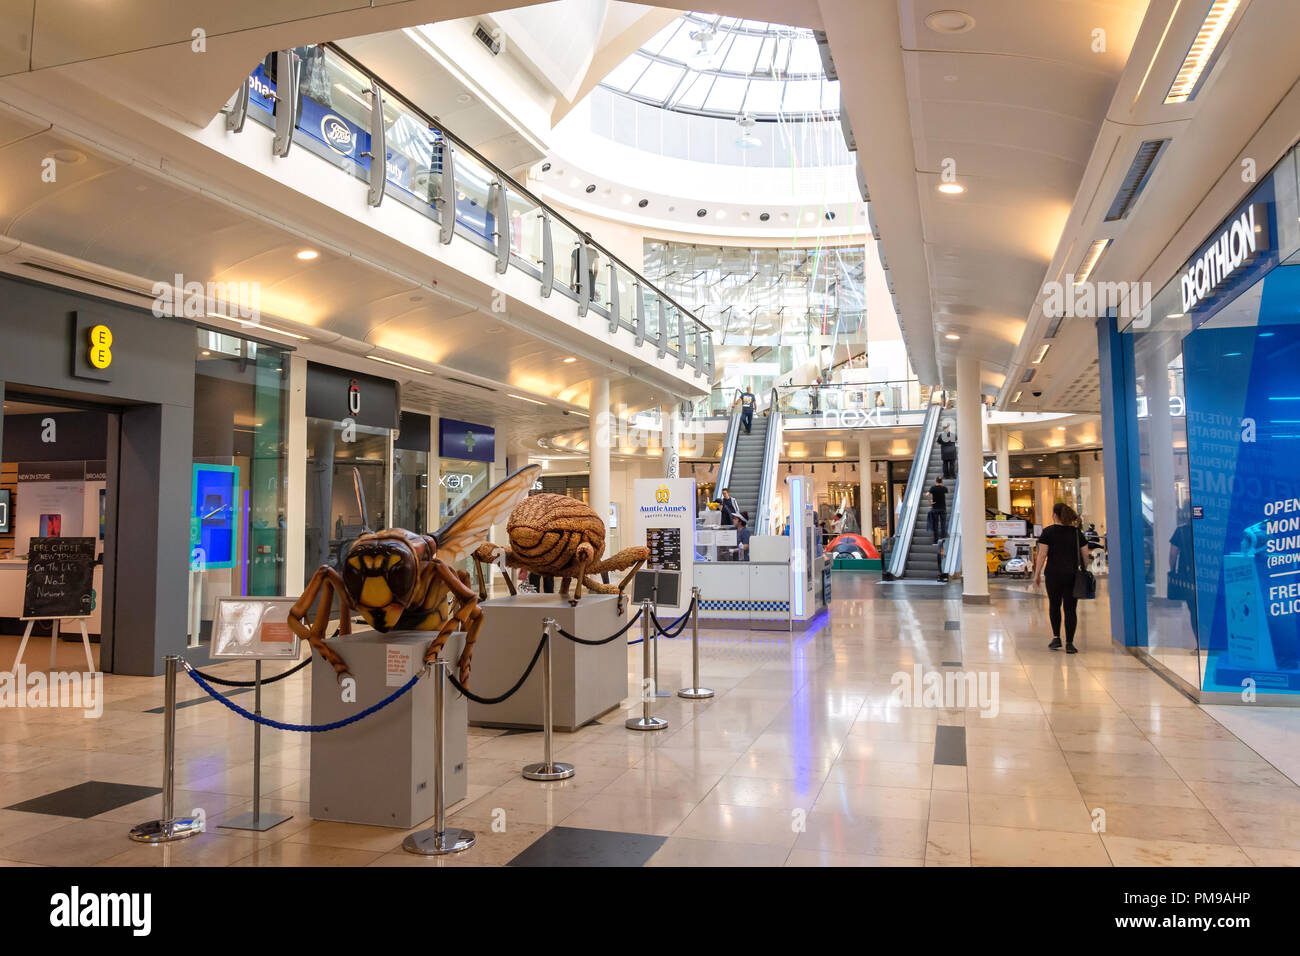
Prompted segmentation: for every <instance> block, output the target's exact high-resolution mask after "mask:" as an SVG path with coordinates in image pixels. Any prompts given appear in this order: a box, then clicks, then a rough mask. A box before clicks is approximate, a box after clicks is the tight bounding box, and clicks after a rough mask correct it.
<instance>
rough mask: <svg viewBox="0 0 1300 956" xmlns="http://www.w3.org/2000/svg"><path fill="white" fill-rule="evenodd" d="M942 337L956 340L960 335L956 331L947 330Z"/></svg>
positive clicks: (951, 340) (952, 340)
mask: <svg viewBox="0 0 1300 956" xmlns="http://www.w3.org/2000/svg"><path fill="white" fill-rule="evenodd" d="M944 338H945V339H948V340H949V341H950V342H956V341H957V340H958V339H960V338H961V336H960V335H958V334H957V333H956V332H949V333H948V334H947V335H945V336H944Z"/></svg>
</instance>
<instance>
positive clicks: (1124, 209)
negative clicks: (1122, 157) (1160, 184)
mask: <svg viewBox="0 0 1300 956" xmlns="http://www.w3.org/2000/svg"><path fill="white" fill-rule="evenodd" d="M1168 145H1169V140H1167V139H1149V140H1147V141H1146V142H1145V143H1143V144H1142V145H1141V146H1139V147H1138V151H1137V155H1136V156H1134V157H1133V162H1132V163H1131V164H1130V165H1129V168H1128V172H1127V173H1125V174H1124V181H1123V182H1122V183H1121V184H1120V187H1119V192H1117V193H1115V198H1114V200H1113V201H1112V202H1111V204H1110V210H1109V211H1108V212H1107V213H1106V221H1107V222H1117V221H1118V220H1120V219H1126V218H1128V214H1129V212H1131V211H1132V209H1133V206H1134V205H1135V204H1136V203H1137V200H1138V196H1140V195H1142V190H1144V189H1146V186H1147V183H1148V182H1150V180H1151V173H1152V171H1153V170H1154V169H1155V168H1156V163H1157V162H1159V161H1160V157H1161V156H1162V155H1163V154H1164V151H1165V147H1166V146H1168Z"/></svg>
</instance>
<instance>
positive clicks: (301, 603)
mask: <svg viewBox="0 0 1300 956" xmlns="http://www.w3.org/2000/svg"><path fill="white" fill-rule="evenodd" d="M335 595H338V599H339V633H340V634H351V633H352V608H351V606H350V605H349V603H348V592H347V588H345V587H344V585H343V578H342V577H341V576H340V575H339V573H338V572H337V571H335V570H334V569H333V568H331V567H328V566H325V565H322V566H321V567H320V568H319V569H318V570H317V571H316V573H315V574H313V575H312V576H311V580H310V581H309V582H307V587H306V589H305V590H304V591H303V592H302V594H301V595H300V596H299V598H298V600H296V601H294V602H293V607H291V608H290V609H289V628H290V629H291V630H292V631H293V632H294V634H296V635H298V637H299V638H300V639H302V640H304V641H306V642H307V643H308V644H310V645H311V646H312V647H313V648H314V649H315V650H316V651H317V652H319V653H320V656H321V657H322V658H324V660H325V662H326V663H328V664H329V665H330V666H331V667H333V668H334V673H335V674H337V675H338V677H339V679H342V677H343V675H344V674H347V673H349V671H348V665H347V663H346V662H345V661H344V660H343V658H342V657H340V656H339V655H338V654H337V653H336V652H335V651H334V649H333V648H331V647H329V646H327V645H326V644H325V629H326V628H327V627H329V622H330V611H331V610H332V609H333V607H334V596H335ZM318 596H319V597H320V607H318V608H317V609H316V620H314V621H312V622H311V625H310V626H308V624H307V612H308V611H309V610H311V606H312V604H314V603H315V602H316V598H317V597H318Z"/></svg>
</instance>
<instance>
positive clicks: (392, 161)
mask: <svg viewBox="0 0 1300 956" xmlns="http://www.w3.org/2000/svg"><path fill="white" fill-rule="evenodd" d="M285 88H287V89H290V90H293V91H295V92H294V95H292V96H285V95H282V92H281V91H282V89H285ZM223 113H224V119H222V120H221V121H220V122H218V123H214V124H213V125H212V126H210V127H209V128H208V129H207V130H205V131H203V132H202V133H201V134H200V138H202V139H203V140H204V141H205V142H207V143H208V145H210V146H213V147H214V148H221V147H222V146H223V145H225V146H226V147H229V146H231V145H233V144H232V141H231V140H230V139H229V137H232V136H233V137H235V140H234V141H233V143H238V142H239V141H241V140H242V139H243V138H244V137H247V136H248V134H249V131H250V130H251V129H252V128H254V127H263V128H264V129H265V130H266V133H264V134H263V138H267V134H269V147H268V151H269V154H270V155H269V156H268V155H267V154H265V153H263V154H262V155H261V157H260V159H259V158H258V157H255V156H250V154H249V149H248V147H247V146H246V145H239V146H238V147H237V148H236V149H235V150H234V151H233V152H234V153H235V154H236V155H237V156H238V157H243V158H244V161H245V162H259V163H261V164H262V166H263V169H264V171H266V172H268V173H270V174H271V175H274V176H276V177H278V178H282V179H283V180H284V181H286V182H287V183H289V184H290V185H293V186H294V188H297V189H300V190H304V191H308V192H309V193H319V191H320V189H321V188H322V185H321V184H324V183H329V182H330V180H328V179H322V178H320V177H319V176H318V175H316V173H317V172H318V171H317V170H310V171H307V172H310V173H312V181H313V183H312V184H309V183H307V182H305V181H304V179H305V177H295V176H293V175H292V170H293V169H294V168H295V167H294V166H289V165H287V164H285V163H281V164H280V165H279V166H276V165H275V163H274V162H270V160H287V159H289V158H292V159H293V160H294V162H295V163H296V164H301V163H302V162H303V160H302V159H301V158H299V157H301V156H302V155H307V154H309V155H310V156H311V157H312V161H313V162H317V163H320V162H323V163H328V164H329V165H330V166H333V167H335V168H337V169H339V170H341V171H343V172H345V173H347V174H349V175H350V177H351V178H352V179H353V180H355V181H356V182H355V185H351V186H348V185H344V186H343V187H342V188H343V189H345V190H348V189H350V190H353V191H354V192H355V196H353V197H351V205H352V207H354V208H355V207H356V206H357V204H358V203H359V202H360V199H359V197H364V202H365V205H366V206H367V207H369V208H370V209H371V210H379V209H380V208H381V207H382V208H383V210H384V213H385V214H386V215H389V216H392V215H402V216H403V218H402V221H401V227H402V232H401V238H403V239H404V240H405V241H407V242H408V243H414V244H415V245H416V246H417V248H418V249H419V250H420V251H422V252H424V253H426V254H428V255H431V256H433V257H434V258H437V259H440V260H441V261H443V262H446V263H448V264H451V265H453V266H456V267H460V268H462V269H463V270H465V271H469V272H472V273H474V274H476V275H478V276H484V277H486V280H487V285H488V288H487V289H486V290H485V291H488V292H490V293H491V294H492V295H493V296H496V295H497V294H502V295H508V296H510V297H511V298H515V299H523V300H525V304H526V305H529V306H531V307H532V308H534V309H537V310H540V311H545V312H547V313H550V314H552V315H554V316H557V317H559V318H560V319H562V320H565V323H566V324H567V325H568V326H569V327H570V328H571V329H572V330H573V331H575V332H586V333H587V334H592V333H593V332H595V333H597V334H599V335H602V336H604V337H605V339H606V340H607V344H612V345H615V346H617V347H618V349H619V350H620V351H622V352H625V353H629V354H630V355H631V356H635V357H637V358H639V359H641V361H643V362H645V363H646V364H653V365H655V366H657V367H658V369H659V370H662V371H668V372H671V373H672V377H673V379H674V380H675V381H676V382H677V383H679V384H680V386H681V387H679V388H675V389H674V391H677V392H678V393H679V394H680V395H682V397H693V396H698V395H699V394H701V393H703V392H704V391H705V390H707V389H708V388H709V386H710V384H711V382H712V380H713V377H714V343H713V333H712V331H711V330H710V328H709V327H708V326H707V325H705V323H703V322H701V321H700V320H699V319H697V318H696V317H695V316H694V315H693V314H692V313H691V312H690V311H689V310H687V309H686V308H684V307H683V306H681V305H680V304H679V303H677V302H676V301H674V300H673V298H672V297H671V296H669V295H668V294H667V293H666V292H664V291H663V290H662V289H661V288H659V287H658V286H656V285H655V284H654V283H652V282H650V281H649V280H647V279H646V278H645V277H644V276H643V275H641V274H640V273H639V272H638V271H637V270H636V269H633V268H632V267H631V266H629V265H628V264H626V263H625V262H624V261H622V260H621V259H620V258H619V257H618V256H616V255H615V254H613V253H612V252H611V251H610V250H609V249H608V248H607V247H606V246H604V245H602V244H601V242H600V241H599V238H598V237H594V236H591V235H590V234H587V233H584V232H583V231H581V230H580V229H579V228H578V227H577V226H575V225H574V224H573V222H571V221H570V220H569V219H568V218H566V217H565V215H564V214H563V213H562V212H561V211H559V210H558V209H556V208H555V207H553V206H551V205H549V204H548V203H546V202H545V201H543V200H541V199H540V198H539V197H538V196H537V195H535V194H534V193H533V192H532V191H530V190H529V189H528V188H527V187H526V186H524V185H523V184H521V183H520V182H519V181H517V180H516V179H514V178H513V177H512V176H510V175H509V174H508V173H507V172H506V171H504V170H503V169H501V168H499V167H498V166H496V165H495V164H493V163H492V162H490V161H489V160H487V159H486V158H485V157H483V156H482V155H481V154H479V153H478V152H477V151H475V150H474V149H473V148H472V147H471V146H470V145H468V143H466V141H465V140H464V139H462V138H461V137H459V136H458V135H457V134H456V132H455V131H453V130H450V129H448V128H446V126H445V125H443V124H442V123H441V122H440V121H439V120H438V118H437V117H435V116H430V115H427V114H426V113H425V112H423V111H422V110H421V109H420V108H419V107H417V106H415V105H414V104H413V103H412V102H411V101H410V100H408V99H406V98H405V97H403V95H402V94H401V93H400V92H399V91H397V90H394V89H392V88H391V87H389V86H388V85H386V84H385V83H384V82H383V81H382V80H381V79H380V78H379V77H377V76H376V75H374V74H373V73H372V72H370V71H369V70H367V68H366V67H365V66H364V64H362V63H360V62H358V61H357V60H355V59H354V58H352V57H351V56H350V55H348V54H347V53H346V52H345V51H343V50H341V49H339V48H337V47H335V46H334V45H332V44H324V45H321V46H316V47H300V48H297V49H294V50H282V51H277V52H275V53H272V54H270V55H269V56H268V57H267V58H266V60H265V61H264V62H263V63H261V64H259V65H258V66H257V68H256V69H255V70H254V71H253V72H252V74H251V75H250V76H249V77H248V79H247V80H246V81H245V83H244V84H243V86H242V87H241V89H240V90H239V91H238V92H237V93H236V95H235V96H234V97H233V98H232V100H231V101H230V103H229V104H228V105H227V106H226V108H225V110H224V111H223ZM249 121H251V124H250V122H249ZM254 149H256V147H254ZM381 156H382V157H383V158H384V161H383V162H382V163H380V162H379V161H378V157H381ZM313 184H314V185H313ZM333 188H335V189H337V188H339V187H338V185H337V184H333ZM314 198H317V199H318V200H322V201H325V202H329V203H331V204H338V205H340V206H346V203H345V202H344V200H346V199H347V198H348V197H346V196H344V195H328V196H321V195H315V196H314ZM394 207H399V209H400V211H399V213H397V214H394V213H392V212H391V211H390V210H391V209H393V208H394ZM364 212H365V210H361V213H362V214H364ZM354 214H355V212H354ZM409 216H419V217H422V221H424V222H425V223H426V226H425V227H423V228H421V227H419V226H418V225H416V226H415V227H414V228H412V222H411V220H409V219H408V218H406V217H409ZM381 228H383V227H381ZM389 235H390V237H392V236H393V235H394V233H393V232H392V231H390V232H389ZM523 290H527V291H526V292H525V291H523ZM494 308H495V305H494ZM593 319H595V320H596V321H595V322H594V323H593V321H592V320H593ZM555 331H556V330H555V329H552V330H550V332H551V334H552V335H553V334H554V332H555ZM377 344H381V343H377ZM390 347H391V346H390ZM417 357H418V356H417Z"/></svg>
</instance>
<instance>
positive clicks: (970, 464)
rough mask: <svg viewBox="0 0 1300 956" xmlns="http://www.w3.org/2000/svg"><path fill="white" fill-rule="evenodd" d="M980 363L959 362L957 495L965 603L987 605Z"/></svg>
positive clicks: (963, 597)
mask: <svg viewBox="0 0 1300 956" xmlns="http://www.w3.org/2000/svg"><path fill="white" fill-rule="evenodd" d="M983 413H984V406H983V404H982V402H981V401H980V363H979V359H973V358H959V359H958V360H957V494H958V495H959V496H960V498H961V542H962V547H961V582H962V584H961V588H962V600H963V601H967V602H969V603H972V604H987V603H988V599H989V578H988V565H987V564H986V563H985V561H984V447H983V444H984V443H983V432H982V418H983Z"/></svg>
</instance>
